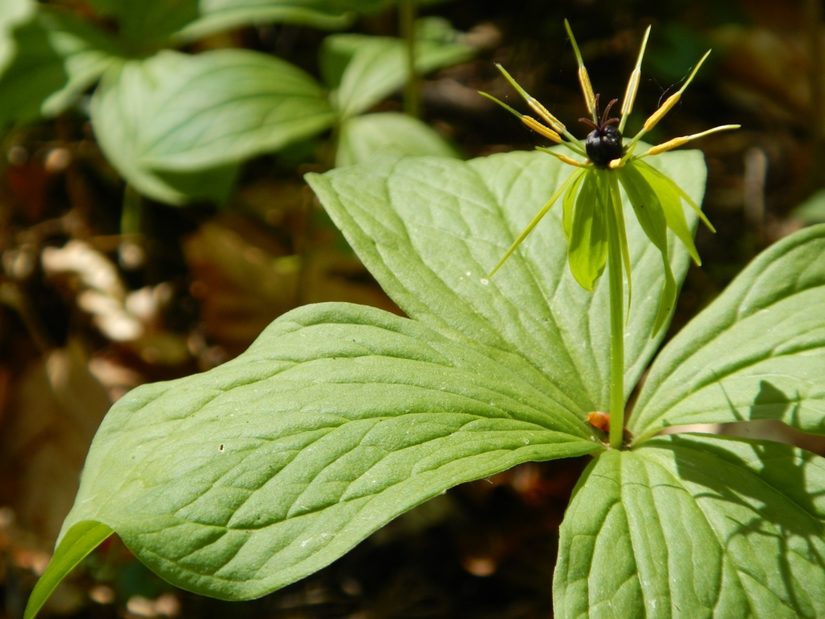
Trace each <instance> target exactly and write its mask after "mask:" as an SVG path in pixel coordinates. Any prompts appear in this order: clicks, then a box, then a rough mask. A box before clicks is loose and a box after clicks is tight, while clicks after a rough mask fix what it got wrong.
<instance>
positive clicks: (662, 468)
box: [553, 435, 825, 619]
mask: <svg viewBox="0 0 825 619" xmlns="http://www.w3.org/2000/svg"><path fill="white" fill-rule="evenodd" d="M823 522H825V459H823V458H821V457H818V456H814V455H813V454H811V453H809V452H806V451H803V450H800V449H797V448H794V447H791V446H789V445H782V444H779V443H771V442H745V441H740V440H734V439H722V438H718V437H709V436H701V435H677V436H670V437H663V438H656V439H654V440H651V441H649V442H647V443H646V444H645V445H644V446H642V447H640V448H639V449H636V450H634V451H622V452H620V451H608V452H605V453H604V454H602V455H601V456H599V458H598V459H597V460H596V461H595V462H593V463H592V464H591V466H590V467H589V468H588V470H587V471H586V472H585V474H584V475H583V477H582V479H581V480H580V481H579V484H578V486H577V489H576V491H575V493H574V496H573V499H572V502H571V504H570V507H569V508H568V510H567V514H566V515H565V519H564V522H563V524H562V526H561V530H560V535H561V539H560V548H559V561H558V564H557V567H556V574H555V578H554V585H553V593H554V607H555V616H556V617H558V618H559V619H564V618H568V617H594V618H595V617H629V616H634V617H642V616H644V617H676V616H678V617H711V616H712V617H754V616H758V617H777V618H778V617H788V618H792V617H822V616H825V595H823V592H825V526H823Z"/></svg>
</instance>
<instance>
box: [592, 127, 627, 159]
mask: <svg viewBox="0 0 825 619" xmlns="http://www.w3.org/2000/svg"><path fill="white" fill-rule="evenodd" d="M591 126H592V125H591ZM584 148H585V150H586V151H587V156H588V157H589V158H590V161H592V162H593V164H594V165H595V166H597V167H599V168H606V167H608V166H609V164H610V162H611V161H613V160H614V159H619V158H620V157H621V156H622V155H624V146H623V145H622V134H621V132H620V131H619V128H618V127H616V126H615V125H614V124H607V125H602V126H601V127H596V128H595V129H593V131H591V132H590V133H588V134H587V137H586V138H585V140H584Z"/></svg>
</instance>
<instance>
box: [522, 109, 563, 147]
mask: <svg viewBox="0 0 825 619" xmlns="http://www.w3.org/2000/svg"><path fill="white" fill-rule="evenodd" d="M521 122H523V123H524V124H525V125H527V126H528V127H529V128H530V129H532V130H533V131H535V132H536V133H538V134H541V135H543V136H544V137H546V138H547V139H548V140H550V141H551V142H555V143H556V144H561V142H562V139H561V136H560V135H559V134H558V133H556V132H555V131H553V130H552V129H550V128H549V127H545V126H544V125H542V124H541V123H540V122H539V121H537V120H536V119H535V118H533V117H532V116H527V115H524V116H522V117H521Z"/></svg>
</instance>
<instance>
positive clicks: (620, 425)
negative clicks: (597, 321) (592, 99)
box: [603, 173, 624, 449]
mask: <svg viewBox="0 0 825 619" xmlns="http://www.w3.org/2000/svg"><path fill="white" fill-rule="evenodd" d="M608 174H609V173H608ZM605 175H607V174H605ZM609 176H610V178H609V180H608V179H605V181H606V182H604V184H603V190H604V192H605V196H606V198H607V200H606V201H605V203H606V204H605V205H606V206H607V207H608V216H607V270H608V278H609V284H610V290H609V293H610V301H609V307H610V436H609V441H610V447H611V448H612V449H621V447H622V439H623V435H624V280H623V272H622V251H621V246H620V239H619V225H620V224H619V220H618V218H619V217H622V210H621V201H620V200H618V199H617V198H618V195H619V187H618V184H617V181H616V178H615V174H610V175H609Z"/></svg>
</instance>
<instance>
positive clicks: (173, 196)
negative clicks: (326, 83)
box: [92, 50, 335, 204]
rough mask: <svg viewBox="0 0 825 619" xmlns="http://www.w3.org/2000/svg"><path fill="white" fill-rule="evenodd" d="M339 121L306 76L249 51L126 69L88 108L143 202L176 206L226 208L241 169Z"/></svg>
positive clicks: (160, 59) (167, 55) (164, 59)
mask: <svg viewBox="0 0 825 619" xmlns="http://www.w3.org/2000/svg"><path fill="white" fill-rule="evenodd" d="M334 118H335V117H334V114H333V112H332V110H331V109H330V107H329V104H328V103H327V100H326V97H325V93H324V91H323V90H322V89H321V87H320V86H318V85H317V84H316V83H315V82H314V81H313V79H312V78H311V77H310V76H308V75H306V74H305V73H304V72H303V71H301V70H300V69H297V68H295V67H293V66H292V65H290V64H288V63H286V62H284V61H282V60H279V59H277V58H272V57H270V56H265V55H263V54H259V53H256V52H251V51H244V50H218V51H212V52H205V53H203V54H199V55H197V56H190V55H185V54H180V53H178V52H172V51H166V52H161V53H159V54H157V55H156V56H153V57H152V58H149V59H148V60H146V61H143V62H129V63H126V64H124V65H123V66H122V67H118V68H117V69H116V70H113V71H111V72H109V73H108V74H107V76H106V79H105V80H104V82H103V84H102V85H101V87H100V89H99V90H98V92H96V93H95V96H94V98H93V105H92V122H93V125H94V128H95V134H96V135H97V137H98V140H99V141H100V143H101V146H102V148H103V150H104V151H105V153H106V155H107V157H109V159H110V160H111V161H112V162H113V164H114V165H115V167H117V168H118V170H119V171H120V172H121V173H122V174H123V176H124V177H126V178H127V179H128V180H129V182H131V183H132V184H134V185H135V187H136V188H137V189H138V190H139V191H141V192H142V193H145V194H146V195H149V196H151V197H154V198H156V199H159V200H163V201H166V202H170V203H174V204H180V203H183V202H185V201H186V200H187V199H193V198H211V199H213V200H220V199H222V197H223V196H225V194H226V192H227V191H228V189H229V186H230V185H231V180H232V173H231V172H232V170H234V168H235V167H236V166H237V165H238V164H239V163H240V162H241V161H242V160H244V159H246V158H249V157H252V156H254V155H258V154H261V153H264V152H270V151H274V150H276V149H278V148H280V147H282V146H284V145H286V144H288V143H290V142H292V141H295V140H300V139H302V138H306V137H309V136H311V135H313V134H315V133H318V132H320V131H322V130H324V129H325V128H327V127H329V126H330V125H331V124H332V123H333V122H334ZM220 169H223V170H224V172H223V173H222V174H219V173H217V171H218V170H220ZM182 179H183V180H182ZM182 182H184V184H183V185H181V183H182Z"/></svg>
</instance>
